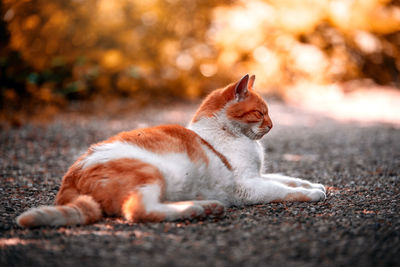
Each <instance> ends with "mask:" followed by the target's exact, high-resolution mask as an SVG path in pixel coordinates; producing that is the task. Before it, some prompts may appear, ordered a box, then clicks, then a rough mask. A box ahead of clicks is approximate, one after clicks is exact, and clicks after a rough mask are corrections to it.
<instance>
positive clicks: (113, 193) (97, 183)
mask: <svg viewBox="0 0 400 267" xmlns="http://www.w3.org/2000/svg"><path fill="white" fill-rule="evenodd" d="M76 166H77V165H75V167H74V168H72V169H70V172H68V173H67V174H66V175H65V177H64V181H63V184H62V187H61V190H60V191H59V193H58V195H57V204H58V205H65V204H67V203H70V202H71V201H72V203H71V204H69V205H71V206H78V207H79V208H80V209H83V210H87V207H86V206H85V205H86V204H87V203H85V202H84V201H81V202H74V201H73V200H70V198H71V195H79V194H83V195H89V196H92V197H93V199H94V200H95V201H96V202H98V203H99V204H100V206H101V210H102V211H103V212H104V213H106V214H107V215H123V214H122V210H121V209H122V206H123V204H124V201H125V200H126V199H127V198H128V197H129V196H131V195H132V192H134V191H135V190H136V188H137V186H140V185H145V184H154V183H157V184H159V185H160V186H161V192H163V189H164V188H163V187H164V180H163V177H162V174H161V173H160V171H159V170H158V169H157V168H156V167H154V166H153V165H151V164H147V163H144V162H141V161H140V160H136V159H126V158H123V159H118V160H112V161H109V162H106V163H103V164H97V165H93V166H90V167H88V168H86V169H83V170H82V169H80V168H78V167H76ZM64 194H65V195H64ZM75 197H76V196H75ZM68 200H69V201H68ZM92 217H93V216H90V214H89V216H88V220H90V218H92Z"/></svg>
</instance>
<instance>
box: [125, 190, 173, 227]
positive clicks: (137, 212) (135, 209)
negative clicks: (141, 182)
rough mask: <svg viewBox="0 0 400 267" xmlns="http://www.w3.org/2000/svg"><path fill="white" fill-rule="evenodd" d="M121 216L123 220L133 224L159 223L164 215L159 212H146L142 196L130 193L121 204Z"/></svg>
mask: <svg viewBox="0 0 400 267" xmlns="http://www.w3.org/2000/svg"><path fill="white" fill-rule="evenodd" d="M122 214H123V216H124V217H125V219H127V220H129V221H133V222H141V221H146V222H160V221H163V220H164V219H165V215H164V214H162V213H159V212H146V210H145V208H144V205H143V202H142V196H141V194H140V193H138V192H133V193H131V194H130V195H129V196H128V197H127V198H126V199H125V201H124V202H123V204H122Z"/></svg>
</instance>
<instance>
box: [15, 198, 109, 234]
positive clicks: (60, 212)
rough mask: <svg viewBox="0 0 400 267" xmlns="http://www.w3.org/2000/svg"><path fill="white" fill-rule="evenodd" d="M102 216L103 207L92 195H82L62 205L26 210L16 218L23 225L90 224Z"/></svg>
mask: <svg viewBox="0 0 400 267" xmlns="http://www.w3.org/2000/svg"><path fill="white" fill-rule="evenodd" d="M101 217H102V213H101V208H100V205H99V203H97V202H96V201H95V200H94V199H93V198H92V197H91V196H87V195H80V196H78V197H77V198H75V199H74V200H73V201H72V202H70V203H68V204H66V205H61V206H42V207H38V208H33V209H30V210H28V211H25V212H24V213H22V214H21V215H19V216H18V217H17V219H16V221H17V224H18V225H19V226H21V227H36V226H45V225H51V226H62V225H76V224H89V223H93V222H95V221H98V220H99V219H100V218H101Z"/></svg>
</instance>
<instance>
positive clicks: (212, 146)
mask: <svg viewBox="0 0 400 267" xmlns="http://www.w3.org/2000/svg"><path fill="white" fill-rule="evenodd" d="M254 81H255V76H254V75H252V76H251V77H249V75H245V76H244V77H243V78H241V79H240V80H239V81H238V82H235V83H232V84H230V85H228V86H226V87H225V88H222V89H217V90H215V91H213V92H211V93H210V94H209V95H208V96H207V97H206V98H205V100H204V101H203V102H202V104H201V105H200V107H199V109H198V110H197V112H196V113H195V115H194V117H193V119H192V120H191V122H190V123H189V126H188V127H187V128H185V127H182V126H179V125H164V126H158V127H152V128H145V129H136V130H132V131H129V132H121V133H120V134H118V135H116V136H113V137H111V138H110V139H108V140H106V141H103V142H100V143H98V144H94V145H92V146H91V147H90V148H89V149H88V151H87V152H86V153H85V154H84V155H82V156H81V157H80V158H79V159H78V160H77V161H76V162H75V163H74V164H73V165H72V166H71V167H70V168H69V170H68V171H67V173H66V174H65V176H64V177H63V180H62V184H61V188H60V190H59V192H58V194H57V197H56V201H55V203H56V206H44V207H38V208H33V209H30V210H28V211H26V212H24V213H23V214H21V215H20V216H18V218H17V219H16V221H17V224H18V225H19V226H21V227H35V226H44V225H52V226H62V225H78V224H80V225H83V224H90V223H94V222H96V221H99V220H100V219H101V218H102V217H103V216H120V217H121V216H122V217H124V218H125V219H127V220H129V221H133V222H146V221H150V222H159V221H174V220H179V219H195V218H202V217H205V216H222V215H223V214H224V213H225V208H226V207H229V206H233V205H236V206H243V205H251V204H257V203H269V202H279V201H320V200H324V199H325V197H326V191H325V187H324V186H323V185H321V184H316V183H310V182H308V181H306V180H302V179H298V178H292V177H287V176H283V175H280V174H261V170H262V169H263V161H264V158H263V157H264V156H263V149H262V146H261V145H260V143H259V141H258V140H260V139H261V138H262V137H263V136H264V135H265V134H266V133H268V132H269V131H270V130H271V128H272V121H271V119H270V117H269V115H268V106H267V104H266V102H265V101H264V100H263V98H262V97H261V96H260V95H258V94H257V93H256V92H255V91H254V90H253V85H254Z"/></svg>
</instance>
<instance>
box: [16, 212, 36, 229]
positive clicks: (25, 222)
mask: <svg viewBox="0 0 400 267" xmlns="http://www.w3.org/2000/svg"><path fill="white" fill-rule="evenodd" d="M34 222H35V216H33V215H25V216H23V217H21V218H20V219H19V220H18V224H19V225H21V226H22V227H29V226H31V225H33V224H34Z"/></svg>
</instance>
